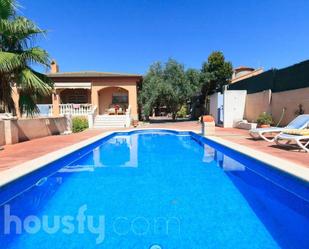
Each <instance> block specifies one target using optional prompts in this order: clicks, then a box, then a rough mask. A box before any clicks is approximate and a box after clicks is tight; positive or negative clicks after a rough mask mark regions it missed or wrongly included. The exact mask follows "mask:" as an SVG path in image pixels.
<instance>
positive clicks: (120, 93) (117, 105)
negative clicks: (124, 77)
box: [98, 87, 129, 115]
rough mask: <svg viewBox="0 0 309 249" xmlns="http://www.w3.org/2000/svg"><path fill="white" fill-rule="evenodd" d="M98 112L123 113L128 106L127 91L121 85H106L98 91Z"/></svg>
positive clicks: (108, 113)
mask: <svg viewBox="0 0 309 249" xmlns="http://www.w3.org/2000/svg"><path fill="white" fill-rule="evenodd" d="M98 94H99V114H100V115H102V114H107V115H123V114H125V112H126V110H127V108H128V106H129V92H128V91H127V90H126V89H124V88H121V87H106V88H103V89H102V90H100V91H99V93H98Z"/></svg>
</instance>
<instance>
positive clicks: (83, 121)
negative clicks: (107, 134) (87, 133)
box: [72, 117, 89, 133]
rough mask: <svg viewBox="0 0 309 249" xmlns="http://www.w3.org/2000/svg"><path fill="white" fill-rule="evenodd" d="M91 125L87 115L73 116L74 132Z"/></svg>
mask: <svg viewBox="0 0 309 249" xmlns="http://www.w3.org/2000/svg"><path fill="white" fill-rule="evenodd" d="M88 127H89V125H88V119H87V118H85V117H73V118H72V131H73V132H74V133H76V132H81V131H83V130H86V129H87V128H88Z"/></svg>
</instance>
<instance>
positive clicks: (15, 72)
mask: <svg viewBox="0 0 309 249" xmlns="http://www.w3.org/2000/svg"><path fill="white" fill-rule="evenodd" d="M17 7H18V5H17V3H16V1H15V0H0V112H1V111H5V112H12V113H16V110H15V105H14V102H13V100H12V87H13V86H16V87H17V89H18V92H19V96H20V97H19V107H20V111H21V113H26V114H27V115H32V114H34V113H36V112H37V107H36V103H37V100H38V99H39V98H41V97H43V96H47V95H50V94H51V91H52V81H51V80H50V79H49V78H48V77H47V76H46V75H45V74H42V73H39V72H37V71H35V70H34V69H33V68H32V66H33V65H40V66H43V67H45V68H48V67H49V64H50V63H49V62H50V59H49V55H48V53H47V52H46V51H45V50H43V49H42V48H40V47H37V46H33V44H34V41H35V38H36V37H38V36H40V35H44V34H45V33H46V31H44V30H41V29H40V28H39V27H38V26H37V25H36V24H35V23H34V22H32V21H30V20H29V19H27V18H25V17H21V16H18V15H17V13H16V10H17ZM1 109H2V110H1Z"/></svg>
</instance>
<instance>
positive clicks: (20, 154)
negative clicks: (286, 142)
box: [0, 121, 309, 171]
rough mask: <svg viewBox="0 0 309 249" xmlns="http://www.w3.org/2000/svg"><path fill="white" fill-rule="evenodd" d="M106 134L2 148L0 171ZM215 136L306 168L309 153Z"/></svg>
mask: <svg viewBox="0 0 309 249" xmlns="http://www.w3.org/2000/svg"><path fill="white" fill-rule="evenodd" d="M140 128H167V129H182V130H196V131H198V132H199V131H200V124H199V123H197V122H196V121H188V122H166V123H157V124H148V125H144V126H142V127H140ZM117 130H119V129H117ZM103 131H107V130H100V129H93V130H87V131H85V132H81V133H78V134H72V135H62V136H50V137H45V138H39V139H35V140H32V141H27V142H23V143H19V144H14V145H6V146H4V150H2V151H0V171H2V170H6V169H8V168H11V167H14V166H16V165H18V164H21V163H23V162H25V161H28V160H31V159H34V158H37V157H40V156H43V155H45V154H47V153H49V152H52V151H55V150H58V149H61V148H63V147H66V146H69V145H72V144H74V143H77V142H80V141H82V140H85V139H87V138H90V137H93V136H95V135H98V134H100V133H102V132H103ZM216 136H219V137H221V138H223V139H226V140H229V141H231V142H235V143H237V144H241V145H244V146H247V147H250V148H252V149H256V150H259V151H262V152H265V153H269V154H271V155H273V156H276V157H280V158H282V159H286V160H289V161H291V162H294V163H296V164H299V165H302V166H304V167H308V168H309V153H304V152H299V151H297V150H286V149H283V148H278V147H277V146H276V145H275V144H274V143H268V142H266V141H261V140H259V141H254V140H252V139H251V138H250V136H249V135H248V131H246V130H240V129H233V128H225V129H223V128H216Z"/></svg>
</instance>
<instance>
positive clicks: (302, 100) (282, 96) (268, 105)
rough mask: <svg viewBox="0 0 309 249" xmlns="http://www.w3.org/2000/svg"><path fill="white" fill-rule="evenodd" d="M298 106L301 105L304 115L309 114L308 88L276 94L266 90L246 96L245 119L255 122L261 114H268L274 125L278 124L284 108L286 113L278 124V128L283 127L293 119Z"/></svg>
mask: <svg viewBox="0 0 309 249" xmlns="http://www.w3.org/2000/svg"><path fill="white" fill-rule="evenodd" d="M270 97H271V98H270ZM299 104H302V105H303V109H304V110H305V113H306V114H309V87H307V88H301V89H296V90H290V91H284V92H276V93H270V91H269V90H268V91H263V92H258V93H253V94H248V95H247V99H246V108H245V119H247V120H248V121H249V122H252V121H256V119H257V118H258V116H259V115H260V114H261V113H262V112H268V113H271V114H272V117H273V119H274V121H275V123H278V122H279V120H280V117H281V114H282V110H283V108H285V109H286V111H285V114H284V116H283V119H282V121H281V123H280V126H284V125H287V124H288V123H289V122H291V120H293V119H294V118H295V116H296V114H295V112H296V111H297V109H298V105H299Z"/></svg>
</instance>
